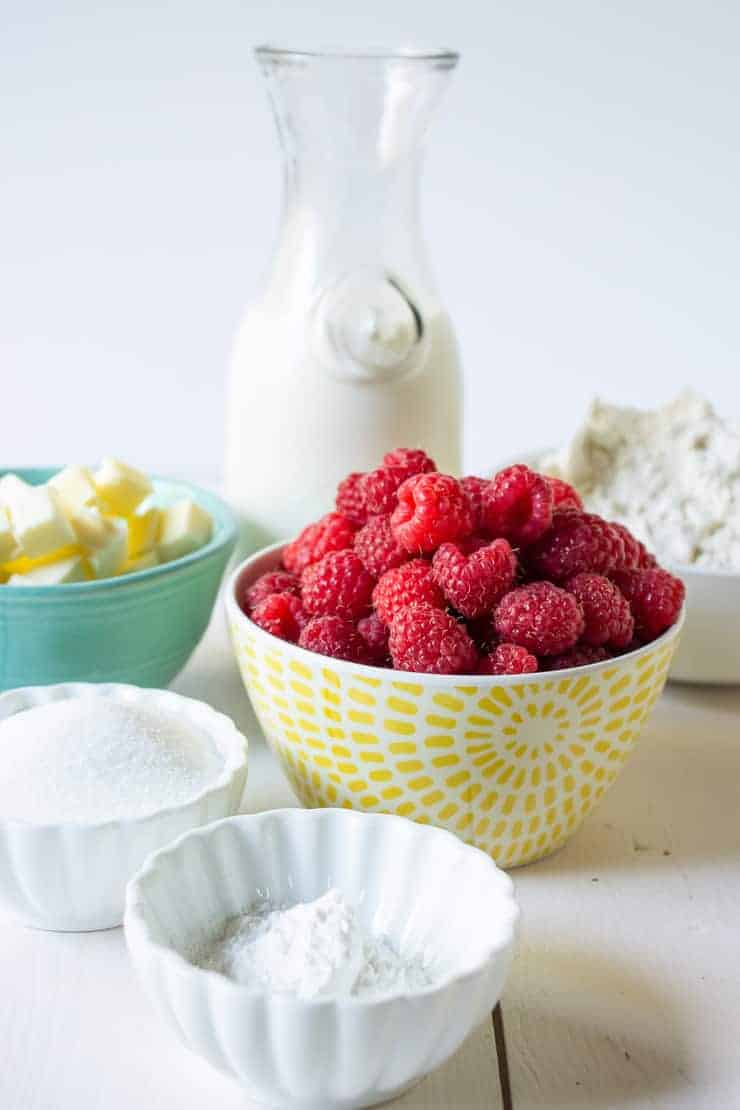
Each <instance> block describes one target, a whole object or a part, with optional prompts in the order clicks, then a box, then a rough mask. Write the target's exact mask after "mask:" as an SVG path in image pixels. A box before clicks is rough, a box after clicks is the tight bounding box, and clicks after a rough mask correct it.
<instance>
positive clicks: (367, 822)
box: [124, 809, 518, 1110]
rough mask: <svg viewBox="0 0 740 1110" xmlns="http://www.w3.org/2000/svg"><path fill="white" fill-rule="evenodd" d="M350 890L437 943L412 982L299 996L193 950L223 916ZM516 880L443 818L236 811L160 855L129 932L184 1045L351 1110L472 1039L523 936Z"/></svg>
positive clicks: (141, 888) (284, 1090) (390, 926)
mask: <svg viewBox="0 0 740 1110" xmlns="http://www.w3.org/2000/svg"><path fill="white" fill-rule="evenodd" d="M333 886H334V887H337V888H338V889H339V890H340V891H341V892H342V894H343V895H344V896H345V897H346V898H347V899H348V900H350V901H351V903H353V904H354V905H355V906H356V907H358V911H359V914H360V918H361V921H362V924H363V925H364V927H365V928H367V929H371V930H373V931H377V932H382V933H386V934H388V935H389V936H390V937H391V938H392V939H394V940H395V941H396V942H397V943H401V944H402V945H403V946H404V948H406V946H408V948H409V949H411V950H413V949H416V948H420V949H422V950H424V951H425V952H427V953H428V952H429V951H431V953H432V954H433V958H434V960H435V962H437V961H438V968H439V978H438V979H436V980H435V983H434V985H433V986H431V987H428V988H425V989H424V990H421V991H418V992H414V993H413V994H405V995H401V994H387V995H383V996H379V997H374V996H373V997H359V998H356V997H353V996H346V995H344V996H322V997H319V998H316V999H300V998H297V997H294V996H292V995H287V994H278V993H270V992H269V991H267V990H265V989H264V988H262V987H259V986H255V987H251V986H246V985H244V984H239V983H235V982H233V981H231V980H229V979H227V978H226V977H224V976H222V975H219V974H217V973H215V972H212V971H204V970H202V969H201V968H198V967H196V966H194V964H192V963H191V962H189V960H188V959H187V955H188V952H189V951H190V950H191V949H192V946H194V945H197V944H198V942H199V941H200V940H201V939H202V938H203V936H204V935H207V934H208V933H209V932H211V930H212V929H213V928H214V926H215V925H217V924H218V923H219V922H221V921H223V920H225V919H226V918H229V917H233V916H234V915H236V914H238V913H241V912H243V911H244V910H246V909H247V908H248V907H249V906H250V905H251V904H253V903H254V902H255V901H257V900H258V899H262V898H264V897H267V898H268V899H269V901H270V902H271V903H272V904H273V905H276V906H279V905H286V904H293V903H295V902H303V901H310V900H313V899H314V898H317V897H319V896H320V895H322V894H324V893H325V892H326V891H327V890H328V889H329V888H330V887H333ZM512 891H513V888H512V883H511V880H510V879H509V878H508V877H507V876H506V875H505V874H504V873H503V872H502V871H499V869H498V868H497V867H496V865H495V864H494V863H493V861H492V860H491V859H490V858H489V857H488V856H487V855H485V854H484V853H483V852H480V851H479V850H478V849H475V848H471V847H469V846H467V845H465V844H463V843H462V842H461V841H460V840H458V839H457V838H456V837H454V836H452V835H451V834H450V833H448V832H445V831H444V830H441V829H436V828H433V827H430V826H425V825H418V824H414V823H412V822H410V821H407V820H405V819H404V818H400V817H392V816H384V815H380V814H363V813H356V812H351V811H348V810H338V809H322V810H277V811H274V812H270V813H262V814H257V815H254V816H239V817H232V818H229V819H227V820H225V821H219V822H217V823H216V824H214V825H210V826H208V827H207V828H203V829H198V830H197V831H195V832H192V833H188V834H187V835H185V836H183V837H181V838H180V839H179V840H178V841H176V843H174V844H171V845H169V846H168V847H166V848H164V849H163V850H162V851H160V852H157V853H156V854H155V855H154V856H152V857H151V858H150V859H149V860H148V861H147V863H146V864H145V866H144V868H143V870H142V871H141V872H140V873H139V874H138V875H137V876H136V877H135V878H134V879H133V880H132V881H131V883H130V884H129V887H128V893H127V898H126V915H125V921H124V924H125V929H126V940H127V943H128V947H129V951H130V953H131V957H132V960H133V962H134V965H135V967H136V970H137V972H138V974H139V976H140V978H141V980H142V983H143V984H144V986H145V988H146V990H147V991H148V993H149V995H150V997H151V998H152V1000H153V1001H154V1003H155V1005H156V1007H157V1009H158V1010H159V1011H160V1013H161V1014H162V1016H163V1017H164V1019H165V1020H166V1021H167V1022H168V1024H169V1025H171V1026H172V1028H173V1029H174V1031H175V1032H176V1033H177V1034H178V1036H179V1037H180V1039H181V1040H182V1041H183V1043H184V1044H185V1045H186V1046H187V1047H188V1048H190V1049H192V1050H193V1051H195V1052H197V1053H199V1054H200V1055H202V1056H204V1057H205V1058H206V1059H207V1060H208V1061H209V1062H210V1063H211V1064H213V1065H214V1066H215V1067H216V1068H218V1069H219V1070H221V1071H223V1072H226V1073H227V1074H228V1075H230V1076H231V1077H233V1078H234V1079H236V1080H238V1081H239V1082H240V1083H241V1084H242V1085H243V1086H244V1087H245V1088H246V1090H247V1091H248V1093H249V1096H250V1097H251V1098H253V1099H255V1100H256V1101H258V1102H261V1103H265V1104H267V1105H269V1106H275V1107H295V1108H301V1110H348V1108H350V1107H361V1106H372V1105H375V1104H376V1103H379V1102H383V1101H385V1100H387V1099H389V1098H393V1097H394V1096H395V1095H397V1094H399V1093H400V1092H401V1091H403V1090H404V1089H405V1088H407V1087H409V1086H411V1085H412V1084H413V1083H415V1082H416V1081H417V1080H419V1079H421V1078H422V1077H423V1076H424V1075H426V1074H427V1073H428V1072H430V1071H432V1070H433V1069H434V1068H436V1067H437V1066H438V1065H439V1064H441V1063H442V1062H443V1061H444V1060H445V1059H446V1058H447V1057H448V1056H450V1055H451V1054H452V1053H453V1052H455V1050H456V1049H457V1048H458V1047H459V1045H460V1044H461V1043H462V1041H463V1040H464V1039H465V1037H467V1035H468V1034H469V1033H470V1032H471V1030H472V1029H473V1028H474V1027H475V1026H476V1025H478V1024H479V1023H480V1022H481V1021H482V1020H483V1019H484V1018H485V1017H486V1016H487V1014H488V1013H489V1011H490V1010H491V1008H492V1007H493V1006H494V1005H495V1003H496V1002H497V1001H498V999H499V997H500V994H501V990H502V987H503V984H504V979H505V977H506V973H507V970H508V967H509V963H510V961H511V956H512V952H513V948H514V935H515V929H516V922H517V918H518V909H517V906H516V903H515V902H514V898H513V893H512Z"/></svg>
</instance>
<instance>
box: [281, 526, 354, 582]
mask: <svg viewBox="0 0 740 1110" xmlns="http://www.w3.org/2000/svg"><path fill="white" fill-rule="evenodd" d="M354 539H355V529H354V526H353V525H352V523H351V522H350V521H349V520H348V519H347V517H346V516H342V514H341V513H327V514H326V516H323V517H322V518H321V520H317V521H316V523H315V524H309V525H308V526H307V527H306V528H304V529H303V531H302V532H301V534H300V535H299V536H298V537H297V539H294V540H293V541H292V543H289V544H288V545H287V546H286V547H285V548H284V549H283V566H284V567H285V568H286V570H290V571H292V572H293V574H301V573H302V572H303V571H304V570H305V569H306V567H308V566H310V565H311V563H317V562H318V561H319V559H323V557H324V555H328V554H329V552H330V551H343V550H344V549H345V548H347V547H351V546H352V544H353V543H354Z"/></svg>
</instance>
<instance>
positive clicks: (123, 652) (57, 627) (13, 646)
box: [0, 467, 236, 692]
mask: <svg viewBox="0 0 740 1110" xmlns="http://www.w3.org/2000/svg"><path fill="white" fill-rule="evenodd" d="M57 469H58V468H56V467H51V468H44V469H26V470H23V469H17V470H14V471H13V473H15V474H18V475H19V477H21V478H24V479H25V480H26V481H27V482H30V483H31V484H32V485H37V484H40V483H41V482H45V481H46V480H47V478H49V477H51V475H52V474H54V473H55V471H56V470H57ZM2 473H4V472H3V471H0V474H2ZM182 497H190V498H192V499H193V500H194V501H197V503H198V504H199V505H201V506H202V507H203V508H204V509H205V510H206V511H207V512H209V513H210V514H211V516H212V518H213V539H212V540H211V541H210V543H208V544H206V546H205V547H202V548H200V550H199V551H195V552H193V554H192V555H185V556H183V558H182V559H175V560H173V562H171V563H165V564H163V565H162V566H159V567H153V568H152V569H151V570H141V571H138V572H137V573H135V574H127V575H125V576H123V577H121V578H109V579H101V580H100V581H96V582H70V583H67V584H65V585H62V586H2V585H0V692H2V691H3V690H11V689H13V688H15V687H16V686H51V685H54V684H55V683H57V682H129V683H134V684H136V685H137V686H157V687H162V686H166V685H167V684H168V683H169V682H171V681H172V679H173V678H174V677H175V675H176V674H177V673H178V672H179V671H181V670H182V668H183V667H184V666H185V664H186V663H187V661H188V659H189V658H190V656H191V655H192V653H193V651H194V650H195V648H196V647H197V645H198V643H199V641H200V639H201V637H202V636H203V633H204V632H205V630H206V627H207V625H208V621H209V619H210V616H211V612H212V610H213V606H214V603H215V601H216V595H217V593H218V588H219V585H220V583H221V578H222V577H223V573H224V570H225V569H226V564H227V562H228V560H229V556H230V555H231V552H232V550H233V548H234V543H235V540H236V522H235V520H234V517H233V515H232V513H231V511H230V510H229V509H228V508H227V506H226V505H225V504H224V503H223V501H221V500H220V498H218V497H215V496H214V495H213V494H211V493H208V492H206V491H205V490H203V489H200V488H199V487H198V486H193V485H190V483H188V482H179V481H170V480H168V479H155V480H154V499H155V502H156V503H157V504H158V505H167V504H171V503H172V502H173V501H176V500H178V499H180V498H182Z"/></svg>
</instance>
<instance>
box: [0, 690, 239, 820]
mask: <svg viewBox="0 0 740 1110" xmlns="http://www.w3.org/2000/svg"><path fill="white" fill-rule="evenodd" d="M221 767H222V759H221V757H220V755H219V754H218V752H217V751H216V750H215V748H214V746H213V744H212V743H211V741H210V740H209V739H208V738H207V737H206V736H205V735H202V734H201V733H200V732H198V731H196V730H195V729H194V728H192V727H191V726H189V725H187V724H185V723H184V722H180V721H179V720H178V719H177V718H175V717H174V716H167V715H164V714H162V713H161V712H159V711H155V710H154V709H150V708H148V707H144V706H141V705H128V704H125V703H123V702H119V701H116V700H115V699H111V698H106V697H104V696H87V697H86V696H82V697H78V698H69V699H65V700H62V701H57V702H50V703H48V704H47V705H40V706H36V707H35V708H33V709H27V710H24V711H23V712H20V713H16V714H15V715H14V716H12V717H8V718H7V719H6V720H4V721H2V722H0V817H3V818H17V819H20V820H24V821H34V822H39V823H44V822H69V821H78V822H84V821H102V820H108V819H115V818H122V817H141V816H143V815H144V814H147V813H152V812H154V811H155V810H158V809H163V808H166V807H168V806H172V805H178V804H183V803H185V802H187V801H188V800H189V799H190V798H192V797H194V796H195V795H196V794H198V793H200V791H201V790H203V789H205V788H206V786H207V785H208V784H209V782H211V781H213V779H214V778H215V777H216V776H217V775H218V774H219V772H220V770H221Z"/></svg>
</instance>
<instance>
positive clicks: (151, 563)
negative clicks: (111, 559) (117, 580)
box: [121, 551, 159, 574]
mask: <svg viewBox="0 0 740 1110" xmlns="http://www.w3.org/2000/svg"><path fill="white" fill-rule="evenodd" d="M158 566H159V557H158V555H157V552H156V551H145V552H143V554H141V555H137V556H136V558H135V559H129V561H128V562H127V563H126V564H125V566H124V568H123V570H122V571H121V574H135V573H136V571H137V570H151V568H152V567H158Z"/></svg>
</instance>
